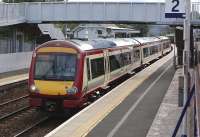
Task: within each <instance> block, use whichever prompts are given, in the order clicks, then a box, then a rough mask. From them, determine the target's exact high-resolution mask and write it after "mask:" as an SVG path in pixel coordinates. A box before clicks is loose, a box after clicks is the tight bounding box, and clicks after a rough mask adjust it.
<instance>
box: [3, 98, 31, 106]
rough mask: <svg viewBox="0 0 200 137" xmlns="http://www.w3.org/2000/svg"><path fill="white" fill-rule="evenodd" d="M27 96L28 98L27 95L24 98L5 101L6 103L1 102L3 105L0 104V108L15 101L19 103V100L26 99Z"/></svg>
mask: <svg viewBox="0 0 200 137" xmlns="http://www.w3.org/2000/svg"><path fill="white" fill-rule="evenodd" d="M28 96H29V95H24V96H22V97H19V98H15V99H12V100H9V101H7V102H3V103H1V104H0V107H2V106H5V105H8V104H10V103H14V102H17V101H19V100H21V99H25V98H28Z"/></svg>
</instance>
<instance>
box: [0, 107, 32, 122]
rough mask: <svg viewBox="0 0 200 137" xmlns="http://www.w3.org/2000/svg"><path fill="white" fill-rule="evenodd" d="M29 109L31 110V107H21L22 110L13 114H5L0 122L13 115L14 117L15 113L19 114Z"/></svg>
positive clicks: (0, 118)
mask: <svg viewBox="0 0 200 137" xmlns="http://www.w3.org/2000/svg"><path fill="white" fill-rule="evenodd" d="M29 108H31V107H30V106H26V107H23V108H20V109H18V110H16V111H14V112H11V113H9V114H6V115H4V116H2V117H0V121H1V120H4V119H6V118H8V117H11V116H13V115H15V114H17V113H20V112H22V111H24V110H27V109H29Z"/></svg>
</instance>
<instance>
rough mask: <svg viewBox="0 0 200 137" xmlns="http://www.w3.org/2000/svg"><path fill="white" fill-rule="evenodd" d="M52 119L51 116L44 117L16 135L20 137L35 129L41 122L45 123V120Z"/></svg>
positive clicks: (15, 136)
mask: <svg viewBox="0 0 200 137" xmlns="http://www.w3.org/2000/svg"><path fill="white" fill-rule="evenodd" d="M49 119H50V117H48V116H47V117H44V118H43V119H41V120H40V121H38V122H36V123H34V124H33V125H31V126H29V127H28V128H26V129H24V130H23V131H21V132H20V133H18V134H16V135H14V137H20V136H23V135H25V134H26V133H28V132H30V131H31V130H33V129H34V128H35V127H37V126H38V125H40V124H43V123H44V122H47V121H48V120H49Z"/></svg>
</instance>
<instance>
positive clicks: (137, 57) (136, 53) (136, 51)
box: [133, 49, 140, 62]
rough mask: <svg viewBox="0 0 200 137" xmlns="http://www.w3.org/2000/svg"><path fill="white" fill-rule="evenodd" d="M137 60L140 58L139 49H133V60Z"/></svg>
mask: <svg viewBox="0 0 200 137" xmlns="http://www.w3.org/2000/svg"><path fill="white" fill-rule="evenodd" d="M139 60H140V50H139V49H137V50H134V51H133V61H134V62H137V61H139Z"/></svg>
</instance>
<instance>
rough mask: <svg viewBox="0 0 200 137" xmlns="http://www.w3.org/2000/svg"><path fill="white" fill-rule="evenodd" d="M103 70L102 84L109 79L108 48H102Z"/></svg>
mask: <svg viewBox="0 0 200 137" xmlns="http://www.w3.org/2000/svg"><path fill="white" fill-rule="evenodd" d="M103 53H104V71H105V80H104V86H106V84H107V83H108V82H109V79H110V63H109V52H108V50H104V51H103Z"/></svg>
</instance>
